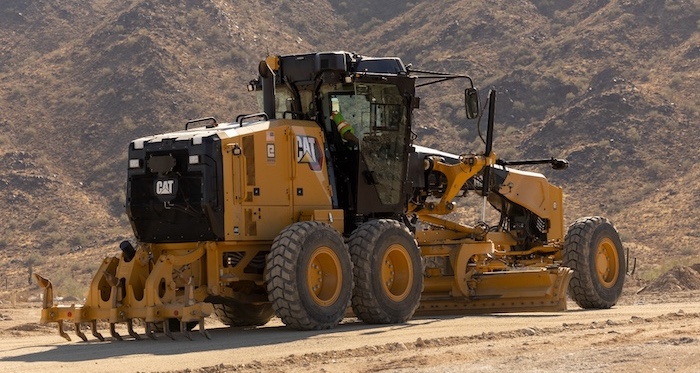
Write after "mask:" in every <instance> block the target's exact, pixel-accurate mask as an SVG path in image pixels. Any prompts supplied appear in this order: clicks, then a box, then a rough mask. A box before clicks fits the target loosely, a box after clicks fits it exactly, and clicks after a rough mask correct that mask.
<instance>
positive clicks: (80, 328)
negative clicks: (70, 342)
mask: <svg viewBox="0 0 700 373" xmlns="http://www.w3.org/2000/svg"><path fill="white" fill-rule="evenodd" d="M75 334H76V335H77V336H78V337H80V339H82V340H83V342H87V337H86V336H85V333H83V325H82V324H81V323H79V322H77V323H75Z"/></svg>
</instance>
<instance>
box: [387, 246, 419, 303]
mask: <svg viewBox="0 0 700 373" xmlns="http://www.w3.org/2000/svg"><path fill="white" fill-rule="evenodd" d="M381 279H382V289H384V294H386V296H387V297H389V299H391V300H392V301H394V302H400V301H402V300H404V299H406V297H407V296H408V294H409V293H410V291H411V285H413V267H412V266H411V257H410V256H409V254H408V252H407V251H406V248H405V247H403V246H401V245H399V244H393V245H391V246H389V248H388V249H387V251H386V252H385V253H384V257H383V258H382V267H381Z"/></svg>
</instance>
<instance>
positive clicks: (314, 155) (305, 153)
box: [297, 136, 323, 171]
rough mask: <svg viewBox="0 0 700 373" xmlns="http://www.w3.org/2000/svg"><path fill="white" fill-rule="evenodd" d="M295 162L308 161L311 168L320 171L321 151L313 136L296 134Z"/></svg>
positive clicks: (321, 164) (321, 162)
mask: <svg viewBox="0 0 700 373" xmlns="http://www.w3.org/2000/svg"><path fill="white" fill-rule="evenodd" d="M297 163H308V164H309V168H310V169H311V170H313V171H321V168H322V166H323V152H322V151H321V146H320V144H319V143H318V141H317V140H316V138H315V137H312V136H297Z"/></svg>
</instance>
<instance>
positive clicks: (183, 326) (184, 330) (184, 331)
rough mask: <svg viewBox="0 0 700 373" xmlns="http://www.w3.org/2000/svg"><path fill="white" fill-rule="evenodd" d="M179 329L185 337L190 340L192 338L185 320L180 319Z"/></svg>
mask: <svg viewBox="0 0 700 373" xmlns="http://www.w3.org/2000/svg"><path fill="white" fill-rule="evenodd" d="M180 331H181V332H182V335H184V336H185V338H187V339H189V340H190V341H191V340H192V336H191V335H190V331H189V330H188V329H187V323H186V322H184V321H180Z"/></svg>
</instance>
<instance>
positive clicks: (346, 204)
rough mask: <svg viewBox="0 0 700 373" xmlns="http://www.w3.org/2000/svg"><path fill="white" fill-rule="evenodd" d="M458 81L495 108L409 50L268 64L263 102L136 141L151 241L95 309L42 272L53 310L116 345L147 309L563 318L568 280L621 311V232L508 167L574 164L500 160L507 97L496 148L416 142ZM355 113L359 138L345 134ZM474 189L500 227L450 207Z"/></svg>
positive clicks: (136, 192)
mask: <svg viewBox="0 0 700 373" xmlns="http://www.w3.org/2000/svg"><path fill="white" fill-rule="evenodd" d="M454 79H460V81H464V82H466V84H465V86H466V89H465V90H464V105H465V112H466V116H467V118H469V119H474V118H480V117H482V112H484V111H485V110H484V108H486V105H484V106H483V108H482V107H481V105H480V103H479V94H478V91H477V89H476V88H475V86H474V84H473V81H472V79H471V78H470V77H469V76H466V75H452V74H443V73H436V72H430V71H422V70H416V69H412V68H410V66H409V67H407V66H405V65H404V64H403V63H402V61H401V60H400V59H399V58H394V57H390V58H369V57H364V56H360V55H356V54H354V53H347V52H329V53H310V54H299V55H286V56H272V57H268V58H267V59H265V60H264V61H261V63H260V65H259V77H258V78H257V79H255V80H253V81H251V83H250V85H249V90H251V91H257V94H258V98H259V102H260V104H261V107H262V110H263V111H262V112H260V113H255V114H250V115H240V116H238V117H237V118H236V120H235V121H234V122H231V123H218V122H217V121H216V120H215V119H214V118H211V117H208V118H202V119H197V120H193V121H189V122H187V123H186V125H185V129H184V130H183V131H179V132H174V133H166V134H160V135H155V136H149V137H143V138H140V139H136V140H134V141H132V142H131V143H130V144H129V150H128V181H127V188H126V213H127V215H128V217H129V220H130V222H131V226H132V228H133V232H134V235H135V237H136V239H137V241H138V242H137V243H136V244H135V245H132V243H130V242H128V241H125V242H122V244H121V245H120V248H121V251H122V252H121V253H120V255H118V256H116V257H109V258H106V259H104V261H103V262H102V264H101V266H100V268H99V269H98V271H97V274H96V275H95V277H94V279H93V281H92V283H91V285H90V289H89V294H88V295H87V299H86V301H85V304H84V305H71V306H65V305H54V304H53V287H52V284H51V282H50V281H48V280H46V279H44V278H42V277H40V276H37V279H38V280H39V282H40V284H41V286H43V288H44V298H43V299H44V304H43V310H42V313H41V321H42V322H43V323H47V322H57V323H58V326H59V332H60V334H61V335H62V336H64V337H65V338H67V339H68V340H70V337H69V336H68V335H67V334H66V332H65V330H64V322H69V323H74V324H75V330H76V333H77V334H78V336H79V337H81V338H82V339H83V340H87V338H86V337H85V334H84V332H83V330H84V329H85V327H86V325H88V324H91V331H92V333H93V334H94V335H95V336H96V337H97V338H99V339H101V340H102V339H104V338H103V336H102V335H101V334H100V333H98V331H97V330H96V326H97V325H96V324H97V321H98V320H105V321H108V322H109V324H110V333H111V335H112V337H113V338H116V339H121V336H120V335H119V334H118V333H117V332H116V330H115V324H117V323H126V325H127V328H128V332H129V334H130V335H131V336H132V337H134V338H139V337H140V335H139V334H138V333H137V332H135V331H134V320H137V319H138V320H140V323H145V327H146V335H147V336H149V337H154V335H155V333H156V332H164V333H165V334H166V335H168V336H170V337H172V331H173V330H175V329H178V330H180V331H182V332H183V333H185V335H186V336H188V337H189V334H188V330H190V329H192V328H193V327H194V326H195V325H196V324H197V323H199V330H200V332H201V333H202V334H204V335H205V336H207V333H206V330H205V328H204V318H205V317H206V316H208V315H210V314H212V313H216V314H217V315H218V317H219V318H220V319H221V320H222V321H223V322H224V323H226V324H228V325H231V326H257V325H263V324H265V323H267V322H268V321H269V320H270V319H271V318H272V317H273V316H275V315H277V316H278V317H279V318H280V319H281V320H282V321H283V322H284V323H285V324H286V325H287V326H290V327H292V328H295V329H301V330H309V329H327V328H332V327H334V326H336V325H337V324H338V323H339V322H340V321H341V320H342V319H343V318H344V317H345V316H346V315H347V314H354V315H355V316H356V317H357V318H359V319H360V320H362V321H364V322H366V323H401V322H405V321H407V320H408V319H410V318H411V317H412V316H413V315H414V314H440V313H449V314H467V313H486V312H516V311H557V310H565V309H566V300H567V298H566V297H567V289H568V294H569V296H570V297H571V298H572V299H573V300H575V301H576V302H577V303H578V305H580V306H581V307H583V308H609V307H612V306H613V305H614V304H615V303H616V301H617V299H618V297H619V296H620V294H621V290H622V284H623V281H624V274H625V267H626V263H625V261H624V253H623V251H622V245H621V242H620V239H619V237H618V234H617V231H616V230H615V228H614V227H613V225H612V224H611V223H610V222H609V221H608V220H607V219H605V218H603V217H588V218H582V219H579V220H576V221H575V222H574V223H573V224H571V225H570V226H569V227H568V231H566V227H565V226H564V217H563V212H564V205H563V198H562V189H561V188H559V187H557V186H554V185H552V184H550V183H549V182H548V181H547V180H546V178H545V177H544V176H543V175H541V174H538V173H534V172H525V171H518V170H516V169H514V168H512V166H517V165H522V164H549V165H551V166H552V167H553V168H555V169H562V168H566V166H567V165H568V163H567V162H566V161H565V160H561V159H553V158H552V159H536V160H526V161H504V160H500V159H498V158H497V157H496V155H495V153H494V152H493V150H492V147H493V146H492V143H493V132H494V110H495V109H494V103H495V97H496V96H495V93H494V92H493V91H492V92H490V93H489V95H488V110H487V111H488V116H487V118H488V120H487V122H488V123H487V128H486V138H485V141H484V142H485V149H484V150H483V152H482V151H477V152H474V153H463V154H461V155H457V154H453V153H450V152H443V151H438V150H433V149H430V148H426V147H421V146H418V145H416V144H414V140H415V135H414V132H413V131H412V128H413V127H414V123H413V121H414V118H413V115H412V113H413V111H414V110H416V109H418V107H419V104H420V99H419V97H418V96H417V95H416V89H417V88H418V87H421V86H425V85H429V84H432V83H438V82H441V81H445V80H454ZM337 112H340V114H341V116H338V115H337V114H338V113H337ZM484 115H486V114H485V113H484ZM339 117H340V118H341V119H342V121H341V122H340V123H337V122H338V120H337V118H339ZM347 124H351V125H352V127H351V128H352V130H351V132H352V133H353V134H354V136H352V137H354V139H352V140H351V141H347V140H346V138H345V136H343V135H341V133H340V132H345V131H349V129H348V128H347ZM341 127H342V129H341V131H340V132H339V128H341ZM473 194H476V195H477V196H478V197H477V200H478V201H481V200H483V208H487V207H488V206H491V207H492V208H493V209H495V210H491V211H494V212H495V213H496V215H498V214H500V219H498V221H497V222H494V223H493V224H490V225H489V224H487V223H486V222H485V221H483V220H485V219H482V221H481V222H479V223H478V224H476V225H474V226H468V225H463V224H460V223H457V222H454V221H450V220H447V219H446V218H445V217H444V216H445V215H448V214H450V213H451V212H453V211H454V210H455V209H456V208H457V204H456V203H455V200H456V199H458V198H460V197H463V196H465V195H473ZM479 198H481V200H480V199H479ZM480 207H481V206H480ZM475 220H476V219H475ZM494 220H496V219H494Z"/></svg>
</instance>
